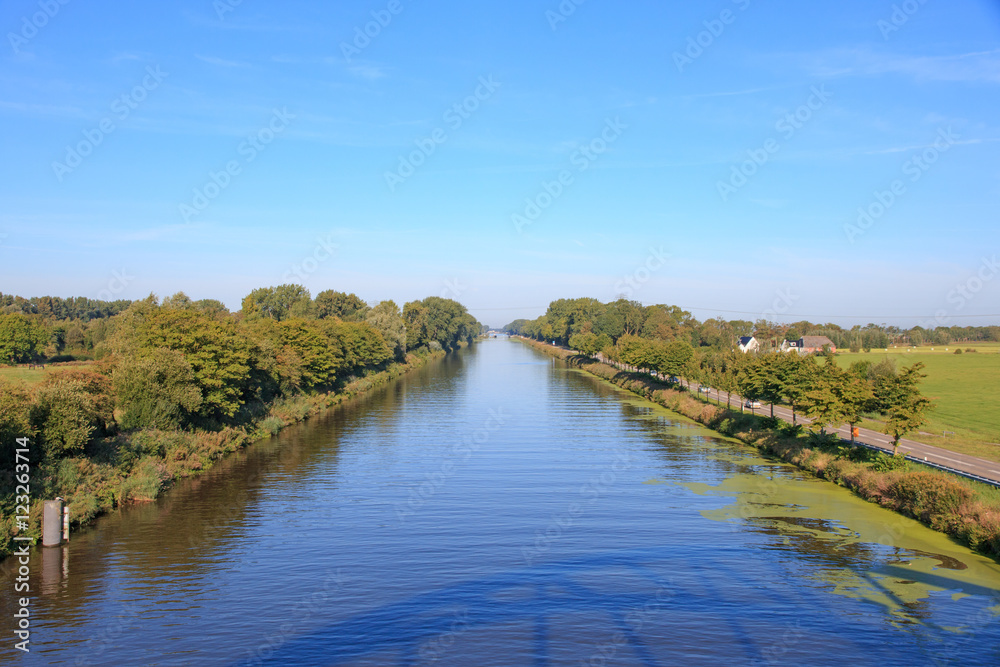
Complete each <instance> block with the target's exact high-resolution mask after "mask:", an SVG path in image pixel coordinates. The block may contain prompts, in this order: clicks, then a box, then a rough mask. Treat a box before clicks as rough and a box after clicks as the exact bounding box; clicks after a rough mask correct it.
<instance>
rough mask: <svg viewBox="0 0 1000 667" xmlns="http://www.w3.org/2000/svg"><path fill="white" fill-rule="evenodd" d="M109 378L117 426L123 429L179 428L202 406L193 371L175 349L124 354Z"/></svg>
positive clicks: (157, 349) (158, 349)
mask: <svg viewBox="0 0 1000 667" xmlns="http://www.w3.org/2000/svg"><path fill="white" fill-rule="evenodd" d="M112 378H113V380H112V381H113V387H114V394H115V397H116V400H117V402H118V407H119V409H120V410H121V411H122V416H121V422H120V423H121V426H122V428H124V429H127V430H134V429H141V428H153V429H175V428H183V427H185V426H187V425H188V424H189V423H190V421H191V418H192V417H193V416H194V415H196V414H197V412H198V409H199V408H200V407H201V404H202V394H201V389H200V388H199V387H198V384H197V382H196V378H195V374H194V370H193V369H192V368H191V364H190V363H189V362H188V360H187V359H186V358H185V356H184V354H183V353H182V352H180V351H178V350H171V349H167V348H162V347H161V348H153V349H149V350H143V351H142V352H141V353H133V354H129V355H126V356H124V357H122V358H121V359H119V361H118V363H117V364H116V366H115V369H114V372H113V374H112Z"/></svg>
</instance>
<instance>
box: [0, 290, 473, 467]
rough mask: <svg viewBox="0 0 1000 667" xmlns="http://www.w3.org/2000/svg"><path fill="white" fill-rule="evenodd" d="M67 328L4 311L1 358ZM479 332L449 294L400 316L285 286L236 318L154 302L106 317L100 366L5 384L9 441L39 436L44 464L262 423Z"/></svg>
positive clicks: (19, 354)
mask: <svg viewBox="0 0 1000 667" xmlns="http://www.w3.org/2000/svg"><path fill="white" fill-rule="evenodd" d="M56 328H57V327H53V326H51V325H48V324H46V323H45V321H44V320H43V319H42V318H40V317H39V316H31V315H24V314H21V313H14V314H0V353H2V354H3V358H4V359H5V360H8V361H14V362H16V361H21V360H25V359H30V358H35V357H37V355H38V354H39V351H40V348H42V347H43V346H44V345H46V344H49V343H50V341H51V339H52V335H53V331H54V330H55V329H56ZM480 331H481V325H480V324H479V322H477V321H476V320H475V318H473V317H472V316H471V315H469V314H468V312H466V309H465V307H464V306H462V305H461V304H459V303H458V302H456V301H452V300H450V299H442V298H439V297H428V298H426V299H424V300H422V301H412V302H410V303H407V304H405V305H404V307H403V309H402V310H400V309H399V307H398V306H397V305H396V304H395V303H394V302H392V301H383V302H381V303H379V304H377V305H375V306H373V307H370V306H368V305H367V304H366V303H365V302H364V301H362V300H361V299H360V298H358V297H357V296H356V295H354V294H345V293H343V292H336V291H333V290H327V291H324V292H321V293H319V294H318V295H316V298H315V299H313V298H311V296H310V294H309V291H308V290H307V289H305V288H304V287H302V286H301V285H281V286H278V287H267V288H261V289H257V290H254V291H253V292H251V293H250V294H249V295H248V296H247V297H246V298H245V299H244V300H243V308H242V310H241V311H240V312H238V313H230V312H229V311H228V310H226V308H225V307H221V304H219V302H216V301H192V300H191V299H189V298H188V297H187V296H186V295H184V294H183V293H178V294H176V295H174V296H172V297H168V298H166V299H164V300H163V301H162V303H161V302H160V301H159V300H158V299H157V298H156V297H155V296H150V297H149V298H147V299H144V300H142V301H136V302H134V303H132V304H131V305H130V306H129V307H128V308H126V309H125V310H124V311H122V312H120V313H118V314H117V315H114V316H112V317H110V318H108V319H107V320H106V321H105V325H104V329H103V332H102V335H101V339H100V341H99V342H97V343H96V347H97V348H98V350H99V352H100V354H98V355H96V356H98V357H100V358H101V360H102V361H101V363H100V364H98V365H97V366H96V367H92V368H88V369H86V370H72V371H66V372H65V373H50V374H48V375H47V376H46V378H45V380H44V381H43V382H42V383H41V384H40V385H38V386H35V387H28V386H23V385H18V384H12V383H0V384H2V386H0V390H2V391H0V393H2V395H3V397H2V399H0V403H2V405H0V408H2V410H0V412H2V414H0V436H2V437H3V440H4V445H6V444H8V443H9V442H11V441H12V438H13V437H15V436H16V437H24V436H32V437H33V439H34V440H36V441H37V443H38V449H37V451H36V452H35V456H36V460H42V459H56V458H60V457H63V456H69V455H75V454H78V453H82V452H83V451H84V450H85V449H86V447H87V445H88V443H90V442H91V441H92V440H93V439H94V438H99V437H105V436H110V435H113V434H114V433H115V432H117V431H119V430H126V431H134V430H140V429H159V430H164V429H168V430H169V429H188V428H198V429H204V430H218V429H220V428H224V427H229V426H233V425H239V424H245V423H249V422H251V421H253V420H255V419H257V418H259V417H260V416H261V415H262V414H264V413H265V412H266V409H267V406H268V405H269V404H270V403H272V402H273V401H274V400H275V399H277V398H279V397H288V396H292V395H295V394H298V393H302V392H310V391H313V390H331V389H336V388H337V387H338V386H340V385H342V384H344V383H345V382H348V381H351V380H352V379H354V378H358V377H363V376H364V375H365V374H366V373H369V372H372V371H379V370H382V369H384V368H386V367H387V365H388V364H390V363H393V362H397V361H403V360H404V358H405V357H406V354H407V352H408V351H414V350H418V349H420V348H426V349H429V350H451V349H455V348H456V347H458V346H459V344H460V343H462V342H463V341H467V342H471V341H472V340H473V339H474V338H475V337H476V336H478V335H479V334H480ZM12 460H13V456H10V457H5V458H4V462H3V464H2V465H3V466H7V465H8V464H9V463H10V461H12Z"/></svg>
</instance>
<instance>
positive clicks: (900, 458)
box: [872, 452, 906, 472]
mask: <svg viewBox="0 0 1000 667" xmlns="http://www.w3.org/2000/svg"><path fill="white" fill-rule="evenodd" d="M905 469H906V456H905V455H904V454H896V455H895V456H893V455H891V454H886V453H885V452H879V453H878V454H877V455H876V456H875V460H874V461H872V470H874V471H875V472H892V471H893V470H905Z"/></svg>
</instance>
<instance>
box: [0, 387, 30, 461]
mask: <svg viewBox="0 0 1000 667" xmlns="http://www.w3.org/2000/svg"><path fill="white" fill-rule="evenodd" d="M31 405H32V402H31V394H30V393H29V392H28V390H27V389H26V388H25V386H24V385H23V384H22V383H16V384H15V383H11V382H5V381H2V380H0V456H2V457H3V458H2V459H0V470H10V471H13V470H14V465H15V460H14V459H15V456H14V449H16V448H17V444H16V440H17V438H28V439H29V441H30V443H31V444H32V445H33V446H35V447H37V443H36V442H35V427H34V426H33V425H32V423H31ZM34 458H36V459H37V458H39V457H38V456H36V457H34ZM22 470H23V468H22Z"/></svg>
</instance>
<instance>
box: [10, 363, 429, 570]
mask: <svg viewBox="0 0 1000 667" xmlns="http://www.w3.org/2000/svg"><path fill="white" fill-rule="evenodd" d="M444 354H445V353H444V352H424V353H421V354H409V355H407V357H406V360H405V362H403V363H395V364H392V365H390V366H389V367H388V368H387V369H386V370H383V371H380V372H377V373H372V374H370V375H367V376H365V377H362V378H358V379H355V380H352V381H351V382H349V383H347V384H346V385H344V386H343V387H341V388H340V389H338V390H337V391H335V392H333V391H331V392H317V393H313V394H300V395H297V396H293V397H290V398H281V399H278V400H276V401H275V402H273V403H272V404H271V405H270V406H269V409H268V411H267V413H266V415H265V416H264V417H263V418H261V419H259V420H257V421H255V422H253V423H251V424H246V425H242V426H238V427H228V428H224V429H222V430H219V431H201V430H193V431H157V430H142V431H135V432H131V433H120V434H118V435H117V436H115V437H112V438H104V439H100V440H97V441H94V442H93V443H91V445H89V446H88V449H87V452H86V456H79V457H74V458H65V459H60V460H58V461H56V462H53V463H51V464H43V465H40V466H37V467H36V468H35V469H34V470H32V472H31V481H30V489H31V494H30V497H31V499H32V503H31V515H30V521H29V528H28V530H27V531H23V530H22V531H17V530H16V528H15V519H14V507H15V486H14V484H15V482H14V480H13V479H12V478H9V479H6V478H5V479H3V480H0V558H3V557H5V556H7V555H9V554H10V553H11V551H12V546H13V541H12V538H13V536H14V535H15V534H20V535H28V536H31V537H33V538H35V539H36V541H37V540H40V538H41V514H42V506H43V502H44V500H48V499H52V498H55V497H57V496H59V497H62V498H63V499H64V500H65V501H66V502H67V504H68V506H69V508H70V517H71V519H72V526H73V527H75V528H79V527H80V526H85V525H87V524H88V523H90V522H91V521H93V520H94V519H95V518H96V517H98V516H100V515H101V514H104V513H106V512H109V511H112V510H114V509H116V508H118V507H121V506H124V505H128V504H131V503H137V502H148V501H151V500H155V499H156V497H157V496H159V495H160V494H161V493H162V492H163V491H165V490H166V489H167V488H169V487H170V486H171V484H172V483H173V482H175V481H176V480H178V479H181V478H184V477H189V476H191V475H196V474H198V473H200V472H202V471H204V470H207V469H208V468H210V467H211V466H212V465H213V464H214V463H215V462H217V461H219V460H220V459H222V458H224V457H225V456H227V455H228V454H231V453H233V452H236V451H238V450H240V449H242V448H244V447H246V446H247V445H249V444H251V443H253V442H256V441H258V440H261V439H264V438H268V437H270V436H272V435H274V434H276V433H278V432H279V431H280V430H281V429H282V428H284V427H285V426H288V425H291V424H294V423H297V422H300V421H304V420H306V419H309V418H310V417H312V416H314V415H317V414H320V413H322V412H323V411H325V410H327V409H329V408H331V407H333V406H336V405H339V404H341V403H344V402H345V401H348V400H350V399H352V398H354V397H356V396H359V395H362V394H365V393H367V392H369V391H371V390H372V389H375V388H377V387H380V386H383V385H385V384H387V383H389V382H391V381H392V380H394V379H396V378H398V377H400V376H402V375H404V374H405V373H407V372H409V371H411V370H414V369H417V368H420V367H422V366H424V365H426V364H427V363H428V362H430V361H431V360H433V359H438V358H440V357H443V356H444Z"/></svg>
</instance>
